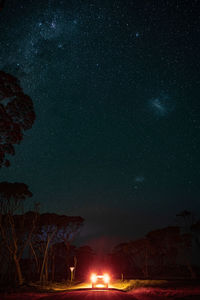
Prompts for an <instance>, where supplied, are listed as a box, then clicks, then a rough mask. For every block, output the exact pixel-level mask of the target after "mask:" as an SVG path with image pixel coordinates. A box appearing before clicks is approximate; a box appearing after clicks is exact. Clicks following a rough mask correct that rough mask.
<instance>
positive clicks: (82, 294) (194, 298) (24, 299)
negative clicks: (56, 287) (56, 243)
mask: <svg viewBox="0 0 200 300" xmlns="http://www.w3.org/2000/svg"><path fill="white" fill-rule="evenodd" d="M199 299H200V293H199V292H198V291H197V292H194V293H192V292H191V291H189V293H188V292H186V291H185V292H181V293H179V292H178V293H177V292H176V290H175V291H170V289H169V290H168V289H165V290H162V291H161V290H160V291H159V292H158V291H157V292H154V289H151V292H150V293H149V292H148V293H146V292H145V289H144V290H143V291H138V292H135V291H130V292H122V291H119V290H86V289H85V290H76V291H65V292H56V293H55V292H52V293H50V292H49V293H31V292H29V293H16V294H14V293H13V294H7V295H3V294H0V300H199Z"/></svg>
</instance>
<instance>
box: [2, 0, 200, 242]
mask: <svg viewBox="0 0 200 300" xmlns="http://www.w3.org/2000/svg"><path fill="white" fill-rule="evenodd" d="M199 9H200V1H198V0H197V1H195V0H188V1H186V0H180V1H178V0H169V1H167V0H166V1H162V0H157V1H150V0H138V1H136V0H118V1H117V0H110V1H108V0H105V1H97V0H92V1H87V0H84V1H83V0H82V1H81V0H73V1H72V0H71V1H69V0H68V1H64V0H63V1H61V0H54V1H53V0H52V1H51V0H41V1H39V0H37V1H36V0H34V1H31V0H29V1H28V0H18V1H16V0H7V1H6V4H5V7H4V9H3V10H2V11H1V13H0V68H1V69H2V70H4V71H6V72H9V73H11V74H13V75H15V76H16V77H18V78H19V79H20V81H21V85H22V86H23V89H24V91H25V93H27V94H28V95H29V96H30V97H31V98H32V100H33V102H34V107H35V111H36V116H37V119H36V121H35V124H34V125H33V127H32V129H31V130H29V131H27V132H26V134H25V137H24V140H23V142H22V143H21V144H20V145H18V146H16V154H15V156H13V157H12V158H11V166H10V167H9V168H7V169H6V168H2V169H1V171H0V172H1V181H4V180H6V181H17V182H24V183H26V184H28V185H29V188H30V190H31V191H32V192H33V194H34V196H33V201H37V202H38V201H39V202H41V210H42V211H49V212H56V213H59V214H67V215H81V216H82V217H84V218H85V220H86V223H85V227H84V229H83V230H82V233H81V239H82V240H83V241H86V242H88V241H90V243H91V244H93V245H100V246H101V243H102V242H104V243H108V244H109V243H110V244H112V245H113V244H114V243H115V242H116V241H117V240H118V238H119V239H121V240H124V241H125V240H127V239H133V238H136V237H140V236H143V235H144V234H146V233H147V232H148V231H150V230H153V229H156V228H159V227H165V226H168V225H174V224H176V220H175V215H176V213H178V212H180V211H182V210H184V209H187V210H191V211H193V212H194V213H195V214H196V215H197V217H199V215H200V214H199V212H200V199H199V192H200V184H199V179H200V156H199V150H200V99H199V91H200V60H199V57H200V18H199ZM29 202H30V201H29ZM30 208H31V205H30ZM100 246H98V247H100Z"/></svg>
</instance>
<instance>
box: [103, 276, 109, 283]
mask: <svg viewBox="0 0 200 300" xmlns="http://www.w3.org/2000/svg"><path fill="white" fill-rule="evenodd" d="M103 280H104V282H105V283H108V282H109V281H110V276H109V275H108V274H104V275H103Z"/></svg>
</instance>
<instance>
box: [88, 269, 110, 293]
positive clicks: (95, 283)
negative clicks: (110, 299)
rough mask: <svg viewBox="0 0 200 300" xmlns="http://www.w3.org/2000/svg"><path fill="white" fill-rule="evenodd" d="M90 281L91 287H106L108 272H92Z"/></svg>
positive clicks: (108, 278) (108, 279) (108, 280)
mask: <svg viewBox="0 0 200 300" xmlns="http://www.w3.org/2000/svg"><path fill="white" fill-rule="evenodd" d="M91 282H92V288H93V289H94V288H97V289H102V288H106V289H108V284H109V282H110V276H109V275H108V274H103V275H97V274H95V273H93V274H92V275H91Z"/></svg>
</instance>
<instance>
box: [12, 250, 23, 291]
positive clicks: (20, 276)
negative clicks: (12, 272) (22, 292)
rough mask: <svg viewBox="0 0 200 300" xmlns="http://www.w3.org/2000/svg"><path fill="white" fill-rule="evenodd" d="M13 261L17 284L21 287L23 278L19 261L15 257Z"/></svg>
mask: <svg viewBox="0 0 200 300" xmlns="http://www.w3.org/2000/svg"><path fill="white" fill-rule="evenodd" d="M13 259H14V262H15V267H16V271H17V278H18V283H19V285H22V284H23V282H24V280H23V277H22V271H21V267H20V263H19V260H18V258H17V257H16V255H14V257H13Z"/></svg>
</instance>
